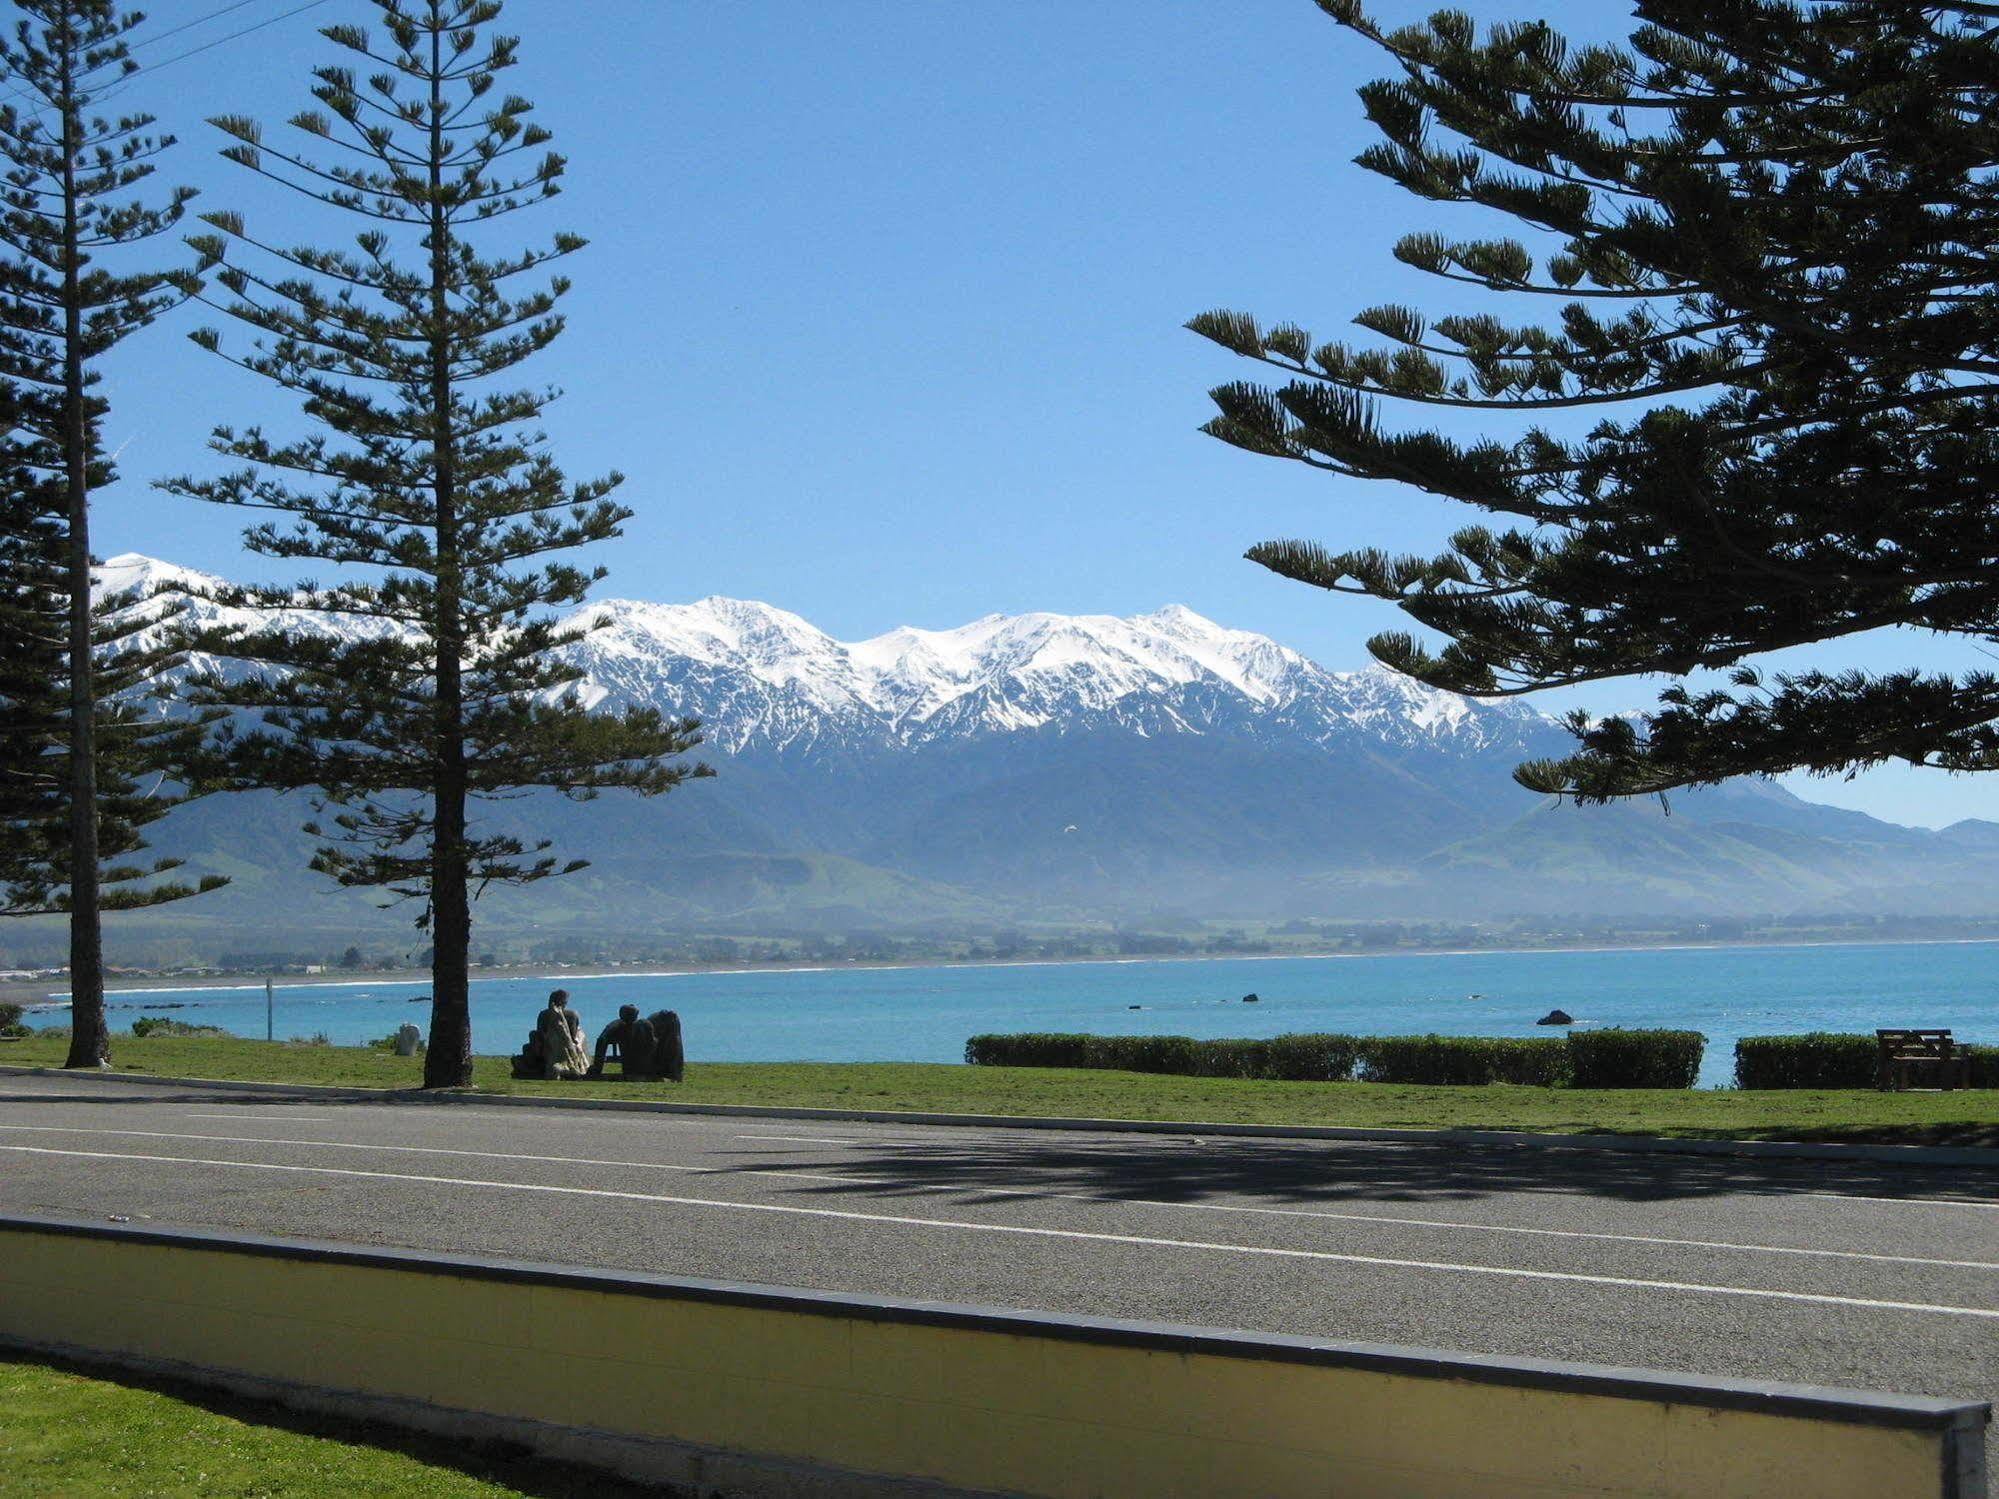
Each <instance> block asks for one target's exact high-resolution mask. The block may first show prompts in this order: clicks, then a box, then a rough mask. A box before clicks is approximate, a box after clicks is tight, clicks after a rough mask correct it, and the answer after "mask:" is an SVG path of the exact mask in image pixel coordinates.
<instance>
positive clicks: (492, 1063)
mask: <svg viewBox="0 0 1999 1499" xmlns="http://www.w3.org/2000/svg"><path fill="white" fill-rule="evenodd" d="M63 1053H64V1047H63V1045H62V1043H60V1042H58V1041H56V1040H54V1039H52V1038H43V1037H31V1038H30V1039H28V1040H26V1041H17V1042H10V1043H6V1044H4V1045H0V1064H5V1063H11V1064H16V1065H22V1066H41V1067H53V1066H60V1065H61V1064H62V1060H63ZM113 1057H114V1059H115V1061H116V1062H117V1065H118V1066H119V1067H120V1068H121V1069H123V1070H126V1071H132V1072H155V1073H159V1074H162V1075H164V1076H174V1077H202V1078H229V1079H248V1080H257V1081H267V1082H294V1083H339V1084H347V1085H354V1086H360V1087H369V1088H396V1087H409V1086H413V1085H414V1084H415V1083H416V1082H417V1081H418V1077H419V1068H418V1065H417V1064H416V1063H415V1062H412V1061H411V1060H409V1059H408V1058H403V1057H394V1056H390V1055H389V1054H388V1053H386V1052H381V1051H375V1050H372V1049H370V1048H367V1047H358V1046H301V1045H289V1044H287V1043H285V1042H275V1043H274V1042H269V1041H242V1040H236V1039H234V1038H211V1037H172V1036H148V1037H144V1038H140V1037H135V1036H123V1037H119V1038H117V1039H116V1040H115V1041H114V1043H113ZM474 1085H475V1086H476V1087H478V1088H480V1089H482V1090H485V1091H489V1092H494V1093H527V1094H552V1095H556V1096H560V1097H564V1098H647V1099H668V1100H675V1101H680V1102H685V1103H743V1104H788V1105H805V1106H812V1107H820V1108H862V1109H926V1110H941V1111H947V1112H951V1113H966V1114H1069V1115H1082V1116H1087V1117H1090V1118H1095V1119H1173V1120H1213V1121H1224V1122H1239V1123H1245V1124H1341V1125H1357V1126H1367V1127H1397V1128H1419V1129H1436V1128H1446V1127H1460V1128H1481V1129H1527V1130H1550V1131H1556V1132H1575V1133H1593V1132H1609V1133H1618V1134H1660V1135H1681V1136H1690V1137H1707V1138H1722V1137H1735V1138H1743V1139H1771V1140H1856V1141H1889V1142H1896V1143H1902V1144H1955V1145H1991V1146H1999V1090H1995V1089H1976V1090H1970V1091H1962V1092H1956V1093H1876V1092H1874V1091H1872V1090H1871V1089H1855V1090H1825V1091H1820V1090H1807V1089H1795V1090H1793V1089H1781V1090H1770V1091H1762V1092H1737V1091H1734V1090H1722V1089H1701V1090H1693V1089H1688V1090H1680V1089H1602V1090H1594V1089H1584V1088H1530V1087H1512V1086H1506V1085H1494V1086H1491V1087H1483V1088H1451V1087H1414V1086H1403V1085H1399V1084H1394V1083H1291V1082H1251V1081H1242V1080H1237V1079H1233V1078H1205V1077H1167V1076H1159V1075H1156V1074H1151V1073H1136V1072H1093V1071H1080V1070H1073V1069H1065V1068H1042V1067H950V1066H942V1065H936V1064H930V1063H915V1062H773V1063H749V1062H714V1063H706V1064H702V1063H696V1064H695V1065H692V1066H690V1067H689V1069H688V1073H687V1081H686V1082H685V1083H682V1084H680V1085H679V1086H675V1085H673V1084H671V1083H620V1082H601V1083H598V1082H569V1083H544V1082H517V1081H515V1080H514V1079H512V1078H510V1077H508V1076H507V1060H506V1058H504V1057H480V1058H479V1059H478V1064H477V1070H476V1073H475V1078H474Z"/></svg>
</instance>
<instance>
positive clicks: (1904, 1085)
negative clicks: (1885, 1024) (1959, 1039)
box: [1874, 1030, 1971, 1093]
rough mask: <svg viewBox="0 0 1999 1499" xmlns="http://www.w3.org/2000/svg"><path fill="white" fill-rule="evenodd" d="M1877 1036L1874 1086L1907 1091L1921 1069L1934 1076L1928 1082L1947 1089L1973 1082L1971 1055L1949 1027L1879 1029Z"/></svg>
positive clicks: (1884, 1089)
mask: <svg viewBox="0 0 1999 1499" xmlns="http://www.w3.org/2000/svg"><path fill="white" fill-rule="evenodd" d="M1874 1040H1875V1044H1876V1045H1877V1046H1878V1047H1879V1048H1880V1051H1879V1054H1878V1055H1877V1057H1876V1059H1875V1063H1874V1086H1875V1087H1877V1088H1879V1089H1881V1090H1882V1091H1883V1092H1887V1091H1890V1090H1893V1091H1895V1092H1898V1093H1900V1092H1906V1091H1907V1090H1908V1089H1909V1088H1910V1087H1912V1086H1913V1085H1914V1080H1915V1078H1916V1076H1917V1075H1918V1072H1919V1070H1920V1071H1921V1072H1923V1073H1928V1074H1931V1075H1932V1076H1934V1078H1935V1082H1934V1083H1931V1084H1928V1086H1932V1087H1937V1088H1941V1089H1942V1090H1943V1091H1944V1092H1946V1093H1948V1092H1949V1091H1950V1090H1951V1089H1953V1088H1963V1087H1967V1086H1969V1084H1970V1081H1971V1059H1970V1058H1969V1057H1967V1056H1965V1055H1964V1053H1962V1052H1961V1051H1959V1050H1958V1049H1957V1043H1956V1042H1955V1041H1953V1040H1952V1039H1951V1035H1950V1032H1949V1031H1947V1030H1877V1031H1875V1033H1874Z"/></svg>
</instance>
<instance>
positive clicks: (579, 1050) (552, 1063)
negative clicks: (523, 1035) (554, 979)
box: [534, 989, 590, 1078]
mask: <svg viewBox="0 0 1999 1499" xmlns="http://www.w3.org/2000/svg"><path fill="white" fill-rule="evenodd" d="M534 1029H535V1034H536V1035H537V1036H539V1037H540V1038H541V1063H542V1071H541V1075H542V1076H543V1077H545V1078H557V1077H581V1076H583V1074H584V1073H585V1072H586V1071H588V1070H589V1066H590V1063H589V1060H588V1059H587V1058H586V1057H585V1056H584V1054H583V1022H582V1021H581V1020H580V1019H579V1018H577V1015H576V1012H575V1011H574V1010H572V1009H570V1008H569V991H568V990H567V989H557V990H556V991H555V992H554V993H553V994H551V995H549V996H548V1008H547V1009H545V1010H543V1011H542V1012H541V1015H540V1016H539V1017H538V1018H537V1019H536V1021H535V1025H534Z"/></svg>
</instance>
